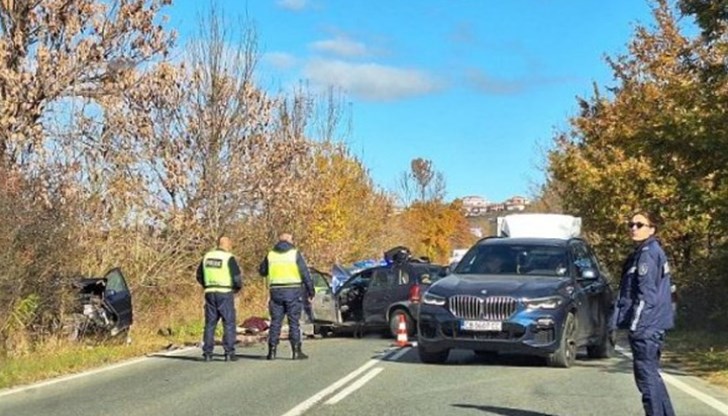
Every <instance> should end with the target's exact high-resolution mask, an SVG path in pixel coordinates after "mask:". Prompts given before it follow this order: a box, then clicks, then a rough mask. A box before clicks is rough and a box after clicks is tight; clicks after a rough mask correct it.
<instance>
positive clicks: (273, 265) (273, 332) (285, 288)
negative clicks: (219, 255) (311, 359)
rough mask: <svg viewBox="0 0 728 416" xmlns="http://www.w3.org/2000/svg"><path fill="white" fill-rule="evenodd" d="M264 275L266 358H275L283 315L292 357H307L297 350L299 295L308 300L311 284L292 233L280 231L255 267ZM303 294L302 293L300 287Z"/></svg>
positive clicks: (299, 335)
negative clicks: (267, 325) (267, 295)
mask: <svg viewBox="0 0 728 416" xmlns="http://www.w3.org/2000/svg"><path fill="white" fill-rule="evenodd" d="M258 271H259V272H260V275H261V276H265V277H267V279H266V281H267V284H268V290H269V293H270V300H269V302H268V309H269V312H270V316H271V323H270V329H269V332H268V356H267V357H266V358H267V359H269V360H274V359H275V358H276V350H277V347H278V341H279V339H280V335H281V326H282V325H283V316H284V315H285V316H288V329H289V330H288V338H289V340H290V341H291V348H292V350H293V355H292V358H293V359H294V360H304V359H307V358H308V356H307V355H306V354H304V353H303V351H301V327H300V322H299V321H300V319H301V311H302V310H303V304H304V302H303V296H308V298H309V300H310V299H312V298H313V296H314V287H313V283H312V281H311V275H310V273H309V270H308V266H306V261H305V260H304V259H303V256H302V255H301V253H300V252H299V251H298V250H297V249H296V247H294V245H293V236H291V234H289V233H283V234H281V235H280V237H279V241H278V243H276V245H275V246H274V247H273V250H271V251H270V252H268V255H267V256H266V257H265V259H263V262H261V264H260V268H259V270H258ZM302 287H303V289H304V290H305V294H304V290H302Z"/></svg>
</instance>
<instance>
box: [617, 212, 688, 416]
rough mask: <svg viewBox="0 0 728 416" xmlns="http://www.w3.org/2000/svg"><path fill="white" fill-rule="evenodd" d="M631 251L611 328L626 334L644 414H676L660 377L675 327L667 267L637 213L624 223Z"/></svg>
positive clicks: (652, 228) (649, 223)
mask: <svg viewBox="0 0 728 416" xmlns="http://www.w3.org/2000/svg"><path fill="white" fill-rule="evenodd" d="M628 226H629V230H630V236H631V238H632V241H634V243H635V245H636V247H635V250H634V251H633V252H632V254H630V256H629V257H628V258H627V261H626V262H625V263H624V266H623V269H622V281H621V283H620V289H619V297H618V299H617V303H616V307H615V313H614V320H613V327H616V328H618V329H626V330H629V344H630V347H631V349H632V358H633V368H634V378H635V383H636V384H637V388H638V389H639V391H640V393H641V394H642V405H643V406H644V409H645V414H646V415H648V416H663V415H665V416H670V415H674V414H675V411H674V410H673V408H672V403H671V402H670V396H669V395H668V393H667V389H666V388H665V383H664V382H663V380H662V377H661V376H660V355H661V350H662V345H663V343H664V340H665V331H666V330H668V329H670V328H672V327H673V326H674V316H673V308H672V299H671V286H672V283H671V281H670V280H671V279H670V266H669V265H668V262H667V258H666V256H665V252H664V251H663V250H662V247H661V246H660V243H659V242H658V241H657V239H656V238H655V233H656V232H657V226H656V225H655V222H654V218H652V217H650V216H649V215H647V214H645V213H637V214H635V215H633V216H632V219H631V220H630V221H629V222H628Z"/></svg>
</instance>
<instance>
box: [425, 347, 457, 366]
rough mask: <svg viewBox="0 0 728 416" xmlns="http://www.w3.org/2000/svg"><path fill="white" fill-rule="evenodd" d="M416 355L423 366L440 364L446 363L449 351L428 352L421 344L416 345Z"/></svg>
mask: <svg viewBox="0 0 728 416" xmlns="http://www.w3.org/2000/svg"><path fill="white" fill-rule="evenodd" d="M417 354H418V355H419V356H420V361H422V362H423V363H425V364H442V363H444V362H445V361H447V356H448V355H450V350H444V351H437V352H430V351H427V350H426V349H425V348H424V347H423V346H422V344H417Z"/></svg>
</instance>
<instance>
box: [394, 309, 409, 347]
mask: <svg viewBox="0 0 728 416" xmlns="http://www.w3.org/2000/svg"><path fill="white" fill-rule="evenodd" d="M409 345H411V344H410V342H409V340H408V339H407V321H406V318H405V317H404V314H400V315H399V324H398V326H397V346H398V347H406V346H409Z"/></svg>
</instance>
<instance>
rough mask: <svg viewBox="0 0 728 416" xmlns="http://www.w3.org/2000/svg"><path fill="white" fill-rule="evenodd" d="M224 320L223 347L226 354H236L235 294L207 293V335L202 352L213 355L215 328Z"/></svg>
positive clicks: (205, 334) (204, 338)
mask: <svg viewBox="0 0 728 416" xmlns="http://www.w3.org/2000/svg"><path fill="white" fill-rule="evenodd" d="M220 319H222V325H223V336H222V346H223V348H224V350H225V353H226V354H234V353H235V295H234V294H233V292H227V293H218V292H208V293H205V333H204V337H203V339H202V352H203V353H204V354H212V350H213V348H215V327H217V322H218V321H219V320H220Z"/></svg>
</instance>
